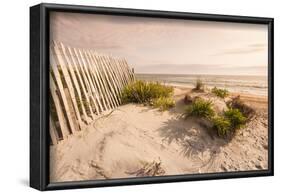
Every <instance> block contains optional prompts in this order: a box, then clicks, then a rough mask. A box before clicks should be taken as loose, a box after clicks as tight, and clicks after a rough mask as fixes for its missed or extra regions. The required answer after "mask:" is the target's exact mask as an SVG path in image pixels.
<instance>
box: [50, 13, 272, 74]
mask: <svg viewBox="0 0 281 194" xmlns="http://www.w3.org/2000/svg"><path fill="white" fill-rule="evenodd" d="M50 17H51V18H50V39H51V40H55V41H58V42H62V43H64V44H65V45H68V46H72V47H78V48H83V49H93V50H95V51H97V52H100V53H103V54H107V55H113V56H114V57H116V58H125V59H126V60H127V61H128V63H129V64H130V66H131V67H133V68H134V70H135V72H136V73H153V74H155V73H159V74H211V75H267V63H268V62H267V59H268V56H267V49H268V45H267V44H268V39H267V38H268V34H267V25H262V24H242V23H226V22H206V21H194V20H179V19H162V18H143V17H129V16H110V15H97V14H80V13H66V12H53V13H51V16H50Z"/></svg>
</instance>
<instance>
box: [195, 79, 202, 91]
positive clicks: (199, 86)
mask: <svg viewBox="0 0 281 194" xmlns="http://www.w3.org/2000/svg"><path fill="white" fill-rule="evenodd" d="M193 90H194V91H204V84H203V81H202V80H201V79H197V80H196V83H195V88H193Z"/></svg>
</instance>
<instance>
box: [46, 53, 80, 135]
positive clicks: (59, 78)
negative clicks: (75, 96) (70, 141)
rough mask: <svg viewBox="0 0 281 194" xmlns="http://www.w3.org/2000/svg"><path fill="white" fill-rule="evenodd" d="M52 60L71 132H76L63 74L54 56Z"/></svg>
mask: <svg viewBox="0 0 281 194" xmlns="http://www.w3.org/2000/svg"><path fill="white" fill-rule="evenodd" d="M51 54H52V55H53V53H52V49H51ZM50 60H51V64H52V66H51V68H52V70H53V72H54V77H55V80H56V83H57V84H58V91H59V93H60V96H61V99H62V102H63V106H64V109H65V112H66V116H67V121H68V124H69V126H70V130H71V132H72V133H74V132H75V125H74V122H73V118H72V116H71V114H70V109H69V104H68V101H67V98H66V96H65V92H64V87H63V83H62V80H61V76H60V73H59V70H58V66H57V64H56V62H55V60H54V58H53V57H51V59H50Z"/></svg>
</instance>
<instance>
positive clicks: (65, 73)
mask: <svg viewBox="0 0 281 194" xmlns="http://www.w3.org/2000/svg"><path fill="white" fill-rule="evenodd" d="M51 49H53V53H54V54H55V56H56V57H55V56H54V58H56V59H57V64H58V65H59V66H60V67H61V70H62V74H63V76H64V79H65V82H66V85H67V88H68V89H69V94H70V97H71V104H72V105H73V108H74V111H75V117H76V118H77V120H78V128H76V130H80V126H81V122H82V121H81V117H80V113H79V109H78V106H77V102H76V98H75V94H74V89H73V86H72V82H71V79H70V75H69V73H68V70H67V69H66V65H65V60H64V57H63V55H62V53H61V51H60V50H59V48H58V46H57V45H56V43H54V46H53V47H51Z"/></svg>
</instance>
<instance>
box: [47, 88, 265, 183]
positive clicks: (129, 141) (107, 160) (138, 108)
mask: <svg viewBox="0 0 281 194" xmlns="http://www.w3.org/2000/svg"><path fill="white" fill-rule="evenodd" d="M189 92H191V91H190V89H187V88H180V87H175V89H174V98H175V100H176V107H174V108H172V109H171V110H169V111H164V112H160V111H159V110H158V109H153V108H151V107H148V106H143V105H137V104H127V105H122V106H120V107H118V108H117V109H116V110H113V111H112V112H110V113H108V114H105V115H103V116H101V117H99V118H98V119H96V120H95V121H94V122H93V123H92V124H91V125H89V126H88V127H87V128H86V129H85V130H83V131H80V132H77V133H76V134H73V135H72V136H70V137H69V138H68V139H66V140H62V141H61V142H60V143H59V144H58V145H54V146H50V181H51V182H61V181H78V180H96V179H112V178H128V177H137V176H146V175H147V176H149V175H161V176H162V175H181V174H197V173H212V172H231V171H248V170H260V169H267V167H268V166H267V163H268V123H267V121H268V119H267V114H268V113H267V99H266V98H263V97H258V96H252V95H241V98H242V99H243V100H245V101H246V102H247V103H249V104H250V105H251V106H252V107H254V108H255V109H256V110H257V111H256V112H257V114H256V115H255V116H254V117H253V118H252V119H251V121H250V122H248V123H247V124H246V126H245V127H244V128H242V129H241V130H240V131H239V132H238V133H237V134H236V136H235V137H234V138H233V139H232V140H231V141H228V140H224V139H223V138H219V137H217V136H216V135H215V134H214V133H213V132H210V131H209V130H207V129H206V128H205V127H203V126H202V125H201V124H200V122H198V120H196V119H194V118H187V119H183V118H182V117H181V115H182V113H183V105H184V102H183V98H184V95H185V94H186V93H189ZM233 95H236V94H233ZM212 98H213V99H216V98H214V97H212ZM215 104H216V105H217V106H218V108H222V107H221V105H220V100H219V99H216V100H215ZM150 168H151V169H154V170H150ZM152 171H154V173H152V174H151V172H152Z"/></svg>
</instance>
